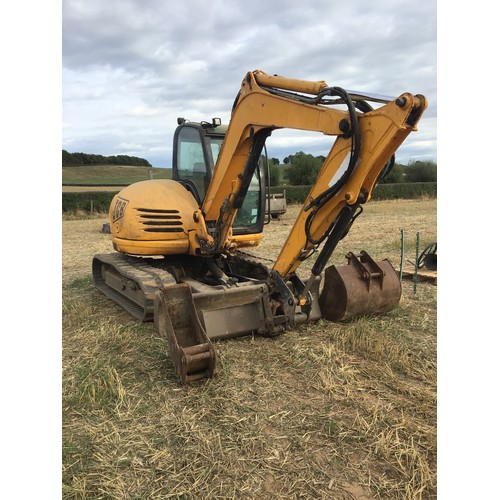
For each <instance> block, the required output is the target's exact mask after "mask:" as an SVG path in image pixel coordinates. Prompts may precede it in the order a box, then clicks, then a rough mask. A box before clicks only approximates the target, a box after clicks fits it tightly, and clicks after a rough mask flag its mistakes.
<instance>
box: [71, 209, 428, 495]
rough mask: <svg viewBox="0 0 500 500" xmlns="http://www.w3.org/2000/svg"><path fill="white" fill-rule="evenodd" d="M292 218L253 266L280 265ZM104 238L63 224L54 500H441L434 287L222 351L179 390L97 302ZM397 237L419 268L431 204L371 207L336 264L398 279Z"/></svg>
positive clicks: (113, 310) (80, 225)
mask: <svg viewBox="0 0 500 500" xmlns="http://www.w3.org/2000/svg"><path fill="white" fill-rule="evenodd" d="M297 210H298V207H296V206H291V207H289V210H288V211H287V213H286V214H285V216H284V217H283V219H282V220H281V221H272V222H271V224H270V225H268V226H266V228H265V236H264V242H263V244H262V246H261V247H259V248H258V249H255V251H254V253H255V254H257V255H262V256H265V257H268V258H274V257H276V256H277V253H278V251H279V249H280V247H281V245H282V243H283V241H284V238H285V237H286V234H287V233H288V231H289V230H290V229H291V225H292V224H293V220H294V216H295V214H296V213H297ZM104 222H106V220H105V219H102V218H93V219H89V218H87V219H84V220H63V223H62V228H63V258H62V264H63V401H62V405H63V450H62V451H63V473H62V474H63V486H62V488H63V490H62V491H63V497H64V498H65V499H70V498H71V499H73V498H74V499H85V498H113V499H139V498H141V499H142V498H144V499H146V498H147V499H164V498H178V499H205V498H207V499H208V498H224V499H229V498H258V499H260V498H263V499H264V498H265V499H267V498H273V499H274V498H276V499H282V498H283V499H288V498H310V499H335V500H336V499H340V500H342V499H360V500H361V499H363V500H366V499H378V498H387V499H432V498H436V495H437V493H436V491H437V487H436V483H437V480H436V467H437V466H436V453H437V436H436V392H437V391H436V378H437V377H436V309H437V304H436V302H437V287H436V286H435V285H432V284H430V283H425V282H422V283H419V284H418V286H417V289H416V293H414V291H413V283H412V282H411V281H405V280H404V281H403V295H402V299H401V303H400V307H399V308H398V309H396V310H395V311H392V312H391V313H389V314H387V315H383V316H371V317H364V318H358V319H355V320H351V321H349V322H347V323H344V324H336V323H329V322H326V321H323V320H321V321H319V322H318V323H317V324H308V325H304V326H301V327H299V328H297V329H296V330H295V331H292V332H287V333H285V334H283V335H281V336H278V337H276V338H272V339H270V338H262V337H245V338H241V339H238V340H228V341H222V342H218V343H216V349H217V351H218V354H219V358H220V359H219V366H218V375H217V377H216V378H214V379H212V380H208V381H204V382H201V383H197V384H194V385H189V386H186V387H182V386H179V385H178V383H177V380H176V376H175V372H174V369H173V367H172V364H171V362H170V358H169V356H168V352H167V342H166V341H165V340H164V339H162V338H159V337H157V335H156V333H155V331H154V328H153V325H152V324H141V323H138V322H137V321H135V320H133V319H132V318H131V317H129V316H128V315H127V314H126V313H124V312H122V310H121V309H120V308H118V306H116V305H114V304H113V303H112V302H111V301H109V300H108V299H107V298H105V297H103V296H102V295H101V294H100V293H98V292H97V291H96V290H95V289H94V288H93V285H92V280H91V275H90V273H91V271H90V268H91V260H92V256H93V255H94V254H95V253H97V252H108V251H109V252H111V251H112V246H111V242H110V237H109V235H107V234H103V233H102V232H101V227H102V224H103V223H104ZM401 228H404V229H405V233H406V255H407V258H408V259H414V255H415V233H416V232H417V231H418V232H419V233H420V244H421V248H423V247H424V245H426V244H428V243H431V242H434V241H437V236H436V200H420V201H388V202H370V203H369V204H367V206H366V208H365V212H364V213H363V215H362V216H361V217H360V218H359V219H358V220H357V221H356V223H355V224H354V226H353V228H352V230H351V232H350V233H349V235H348V236H347V237H346V238H345V239H344V240H342V241H341V243H340V245H339V248H338V249H337V251H336V253H335V255H334V256H333V258H332V262H334V263H339V264H340V263H344V262H345V259H344V255H345V254H346V253H347V251H349V250H352V251H354V252H359V251H360V250H362V249H364V250H366V251H368V252H369V253H370V254H371V255H372V257H374V258H375V259H376V260H378V259H382V258H386V257H388V258H389V259H390V260H391V262H392V263H393V265H394V267H395V268H396V269H399V259H400V230H401ZM305 264H306V265H305V266H304V270H303V275H304V276H307V268H308V266H310V265H311V264H312V263H311V264H307V262H306V263H305Z"/></svg>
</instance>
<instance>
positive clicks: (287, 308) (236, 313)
mask: <svg viewBox="0 0 500 500" xmlns="http://www.w3.org/2000/svg"><path fill="white" fill-rule="evenodd" d="M426 107H427V100H426V98H425V97H424V96H423V95H420V94H415V95H413V94H411V93H409V92H405V93H403V94H401V95H399V96H397V97H386V96H381V95H378V94H371V93H367V92H359V91H349V90H345V89H344V88H342V87H338V86H333V87H332V86H329V85H328V84H327V83H326V82H325V81H306V80H299V79H294V78H287V77H283V76H278V75H269V74H267V73H265V72H263V71H261V70H255V71H250V72H248V73H247V74H246V75H245V77H244V79H243V81H242V83H241V87H240V90H239V92H238V94H237V96H236V99H235V101H234V104H233V108H232V111H231V116H230V120H229V124H228V125H223V124H222V123H221V120H220V119H218V118H214V119H212V120H211V121H210V122H201V123H195V122H190V121H188V120H186V119H184V118H178V120H177V122H178V127H177V129H176V131H175V133H174V141H173V158H172V179H167V180H165V179H152V180H147V181H142V182H137V183H134V184H131V185H129V186H127V187H125V188H124V189H122V190H121V191H120V192H119V193H117V194H116V195H115V197H114V198H113V200H112V202H111V205H110V209H109V221H110V232H111V239H112V243H113V248H114V250H115V252H113V253H108V254H97V255H95V256H94V258H93V262H92V275H93V281H94V285H95V287H96V288H97V289H98V290H99V291H101V292H102V293H103V294H104V295H106V296H107V297H108V298H110V299H112V300H113V301H114V302H115V303H116V304H118V305H119V306H121V307H122V308H124V309H125V310H126V311H127V312H128V313H130V314H131V315H132V316H133V317H134V318H136V319H138V320H140V321H153V322H154V326H155V329H156V331H157V332H158V334H159V335H161V336H162V337H164V338H166V339H167V341H168V349H169V354H170V357H171V359H172V363H173V366H174V368H175V371H176V373H177V376H178V378H179V381H180V383H182V384H186V383H189V382H193V381H195V380H201V379H205V378H211V377H213V376H214V375H215V374H216V366H217V352H216V350H215V347H214V341H216V340H220V339H227V338H233V337H239V336H242V335H249V334H258V335H264V336H275V335H278V334H280V333H282V332H285V331H287V330H290V329H293V328H295V327H297V326H298V325H301V324H304V323H306V322H315V321H318V320H319V319H321V318H323V319H325V320H327V321H335V322H338V321H343V320H346V319H348V318H350V317H352V316H357V315H363V314H368V313H384V312H388V311H391V310H393V309H394V308H395V307H397V306H398V304H399V300H400V297H401V284H400V281H399V276H398V274H397V273H396V271H395V270H394V268H393V267H392V265H391V263H390V262H389V261H388V260H387V259H384V260H379V261H375V260H374V259H373V258H372V257H371V256H370V255H369V254H368V253H367V252H365V251H361V252H360V253H359V254H355V253H353V252H349V253H348V254H347V255H346V258H347V265H345V266H334V265H330V266H329V267H327V264H328V260H329V259H330V257H331V256H332V253H333V251H334V250H335V248H336V247H337V245H338V243H339V242H340V241H341V240H342V239H343V238H344V237H345V236H346V235H347V233H348V231H349V230H350V228H351V226H352V225H353V223H354V221H355V220H356V219H357V218H358V216H359V215H360V214H361V212H362V210H363V205H364V204H365V203H366V202H368V201H369V200H370V198H371V194H372V191H373V189H374V187H375V186H376V185H377V184H378V183H379V182H380V181H381V179H382V178H383V177H384V176H385V175H387V173H388V172H389V171H390V169H391V168H392V166H393V165H394V162H395V156H394V155H395V152H396V151H397V149H398V148H399V146H400V145H401V144H402V143H403V142H404V140H405V139H406V138H407V137H408V135H409V134H410V133H411V132H412V131H416V130H417V124H418V122H419V120H420V118H421V116H422V114H423V113H424V111H425V109H426ZM285 128H290V129H297V130H306V131H314V132H318V133H321V134H324V135H326V136H330V137H332V146H331V149H330V151H329V153H328V156H327V157H326V159H325V160H324V163H323V165H322V167H321V170H320V171H319V173H318V175H317V177H316V180H315V182H314V184H313V186H312V187H311V189H310V192H309V194H308V196H307V198H306V200H305V202H304V204H303V206H302V207H301V209H300V211H299V213H298V216H297V218H296V220H295V222H294V224H293V227H292V229H291V231H290V233H289V235H288V238H287V239H286V241H285V243H284V244H283V246H282V248H281V250H280V253H279V255H278V257H277V259H276V260H275V261H269V260H267V259H262V258H258V257H256V256H255V255H252V253H251V249H252V248H253V247H257V246H258V245H259V243H260V242H261V241H262V237H263V233H264V225H265V223H266V222H267V221H266V178H267V177H268V176H266V173H265V161H262V158H265V154H263V151H264V152H265V151H266V149H265V142H266V139H267V138H268V137H269V136H270V135H271V133H272V132H273V131H274V130H278V129H285ZM311 257H313V260H314V263H313V264H312V268H311V271H310V272H309V276H307V279H306V278H304V279H303V277H301V276H299V274H298V272H297V271H298V269H299V267H300V266H301V264H302V263H303V262H304V261H305V260H306V259H308V258H311ZM323 275H324V280H323ZM322 281H323V283H322Z"/></svg>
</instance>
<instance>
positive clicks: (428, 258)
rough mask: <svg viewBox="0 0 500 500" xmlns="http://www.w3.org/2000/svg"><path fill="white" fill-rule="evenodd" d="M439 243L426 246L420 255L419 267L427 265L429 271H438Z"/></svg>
mask: <svg viewBox="0 0 500 500" xmlns="http://www.w3.org/2000/svg"><path fill="white" fill-rule="evenodd" d="M436 252H437V243H431V244H430V245H428V246H426V247H425V248H424V250H423V251H422V253H421V254H420V257H418V261H417V262H418V268H419V269H422V268H423V267H425V268H426V269H428V270H429V271H437V253H436Z"/></svg>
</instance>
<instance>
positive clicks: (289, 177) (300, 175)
mask: <svg viewBox="0 0 500 500" xmlns="http://www.w3.org/2000/svg"><path fill="white" fill-rule="evenodd" d="M324 161H325V157H324V156H313V155H311V154H306V153H304V152H303V151H299V152H298V153H295V154H293V155H289V156H287V157H286V158H284V159H283V164H280V162H279V160H278V159H277V158H270V159H269V180H270V184H271V186H278V185H280V184H283V183H287V184H290V185H292V186H309V185H311V184H313V183H314V181H315V179H316V177H317V176H318V173H319V171H320V169H321V166H322V165H323V162H324ZM404 182H437V164H436V163H435V162H433V161H421V160H418V161H411V162H409V163H408V165H403V164H400V163H395V164H394V165H393V167H392V168H391V169H390V171H388V172H387V173H386V175H385V177H384V178H383V179H382V180H381V181H380V183H381V184H398V183H404Z"/></svg>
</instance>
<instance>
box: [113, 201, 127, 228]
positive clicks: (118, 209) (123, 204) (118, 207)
mask: <svg viewBox="0 0 500 500" xmlns="http://www.w3.org/2000/svg"><path fill="white" fill-rule="evenodd" d="M127 205H128V200H124V199H123V198H118V199H117V200H116V203H115V206H114V208H113V222H116V221H117V220H118V219H121V218H122V217H123V214H124V213H125V209H126V208H127Z"/></svg>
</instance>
